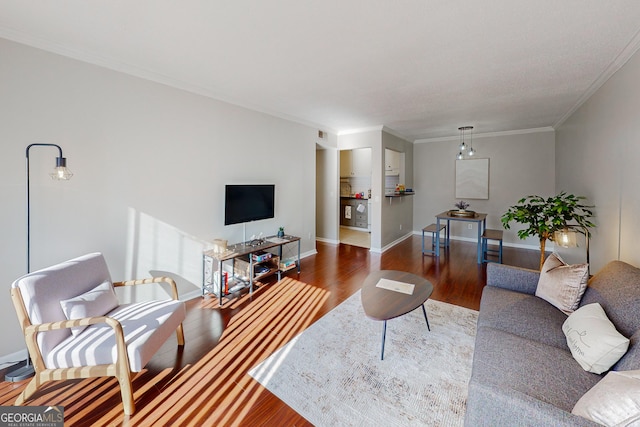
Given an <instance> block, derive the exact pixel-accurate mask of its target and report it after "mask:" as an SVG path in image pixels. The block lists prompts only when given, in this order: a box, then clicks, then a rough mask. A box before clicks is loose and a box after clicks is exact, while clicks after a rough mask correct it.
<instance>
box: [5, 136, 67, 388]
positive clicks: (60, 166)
mask: <svg viewBox="0 0 640 427" xmlns="http://www.w3.org/2000/svg"><path fill="white" fill-rule="evenodd" d="M32 147H54V148H57V149H58V157H56V167H55V169H54V170H53V172H52V173H50V174H49V175H50V176H51V178H53V179H55V180H64V181H66V180H68V179H70V178H71V177H72V176H73V174H72V173H71V171H69V169H67V159H66V158H65V157H63V155H62V148H61V147H60V146H59V145H57V144H45V143H35V144H30V145H28V146H27V150H26V155H27V273H31V192H30V182H29V180H30V171H29V150H31V148H32ZM34 374H35V371H34V369H33V365H32V364H31V359H30V358H29V357H27V360H26V365H24V366H23V367H21V368H18V369H16V370H14V371H11V372H9V373H7V374H6V375H5V377H4V379H5V381H10V382H16V381H22V380H25V379H27V378H30V377H32V376H33V375H34Z"/></svg>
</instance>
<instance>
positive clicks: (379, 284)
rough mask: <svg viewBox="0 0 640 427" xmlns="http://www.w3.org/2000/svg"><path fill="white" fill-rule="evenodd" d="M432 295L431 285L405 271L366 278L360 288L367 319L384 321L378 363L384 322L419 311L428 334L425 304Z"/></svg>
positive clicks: (374, 273) (382, 271)
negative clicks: (420, 309) (422, 314)
mask: <svg viewBox="0 0 640 427" xmlns="http://www.w3.org/2000/svg"><path fill="white" fill-rule="evenodd" d="M432 292H433V285H432V284H431V282H429V281H428V280H427V279H424V278H422V277H420V276H416V275H415V274H411V273H407V272H405V271H395V270H380V271H374V272H372V273H371V274H369V276H367V278H366V279H365V280H364V283H363V284H362V292H361V297H362V307H363V308H364V313H365V314H366V315H367V317H369V318H371V319H374V320H382V321H383V325H382V350H381V353H380V360H384V341H385V337H386V334H387V320H390V319H393V318H395V317H399V316H402V315H405V314H407V313H409V312H411V311H413V310H415V309H416V308H418V307H422V312H423V313H424V320H426V321H427V329H428V330H429V331H431V327H429V319H428V318H427V311H426V310H425V308H424V303H425V302H426V301H427V300H428V299H429V297H430V296H431V293H432Z"/></svg>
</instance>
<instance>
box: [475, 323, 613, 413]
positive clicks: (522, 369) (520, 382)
mask: <svg viewBox="0 0 640 427" xmlns="http://www.w3.org/2000/svg"><path fill="white" fill-rule="evenodd" d="M600 378H601V376H600V375H596V374H593V373H590V372H586V371H585V370H583V369H582V368H581V367H580V365H578V364H577V363H576V361H575V360H574V359H573V357H572V356H571V353H570V352H569V351H568V350H563V349H560V348H556V347H553V346H549V345H546V344H542V343H539V342H535V341H532V340H529V339H527V338H523V337H520V336H517V335H514V334H511V333H508V332H505V331H500V330H496V329H493V328H488V327H484V326H482V327H479V328H478V331H477V335H476V346H475V350H474V357H473V373H472V377H471V382H472V383H476V382H477V383H480V384H482V385H483V386H485V387H488V388H496V389H499V390H500V393H503V394H505V395H506V396H516V395H518V394H522V395H526V396H528V398H531V399H534V400H538V401H541V402H544V403H547V404H550V405H552V406H556V407H558V408H560V409H562V410H564V411H567V412H571V410H572V409H573V407H574V405H575V404H576V402H577V401H578V399H580V398H581V397H582V395H584V394H585V393H586V392H587V391H588V390H589V389H590V388H591V387H593V386H594V385H595V384H596V383H597V382H598V381H599V380H600ZM494 409H495V408H494ZM496 410H498V411H499V410H502V411H505V410H507V411H508V408H502V409H496Z"/></svg>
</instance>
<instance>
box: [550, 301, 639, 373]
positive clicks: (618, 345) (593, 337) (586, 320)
mask: <svg viewBox="0 0 640 427" xmlns="http://www.w3.org/2000/svg"><path fill="white" fill-rule="evenodd" d="M562 330H563V332H564V334H565V335H566V336H567V345H568V346H569V349H570V350H571V354H573V357H574V358H575V359H576V361H577V362H578V363H579V364H580V366H582V368H583V369H584V370H585V371H589V372H593V373H595V374H601V373H602V372H604V371H606V370H608V369H609V368H611V366H613V365H614V364H615V363H616V362H617V361H618V360H620V358H621V357H622V356H623V355H624V354H625V353H626V352H627V348H629V339H628V338H626V337H625V336H623V335H621V334H620V333H619V332H618V331H617V330H616V327H615V326H614V325H613V323H611V321H610V320H609V318H608V317H607V315H606V313H605V312H604V310H603V309H602V307H601V306H600V304H598V303H593V304H587V305H584V306H582V307H580V308H579V309H578V310H576V311H575V312H573V313H572V314H571V315H570V316H569V317H568V318H567V320H566V321H565V322H564V324H563V325H562Z"/></svg>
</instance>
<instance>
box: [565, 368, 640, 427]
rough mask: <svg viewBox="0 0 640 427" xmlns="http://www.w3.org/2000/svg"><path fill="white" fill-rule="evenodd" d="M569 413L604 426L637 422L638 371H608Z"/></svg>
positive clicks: (639, 403)
mask: <svg viewBox="0 0 640 427" xmlns="http://www.w3.org/2000/svg"><path fill="white" fill-rule="evenodd" d="M571 413H572V414H574V415H578V416H580V417H583V418H587V419H589V420H591V421H595V422H596V423H598V424H602V425H605V426H629V425H632V424H633V425H636V424H634V423H638V422H640V371H611V372H609V373H608V374H607V375H606V376H605V377H604V378H603V379H601V380H600V382H598V384H596V385H595V386H593V387H592V388H591V390H589V391H588V392H586V393H585V394H584V396H582V397H581V398H580V400H578V402H577V403H576V405H575V406H574V407H573V410H572V411H571Z"/></svg>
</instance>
